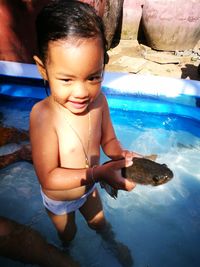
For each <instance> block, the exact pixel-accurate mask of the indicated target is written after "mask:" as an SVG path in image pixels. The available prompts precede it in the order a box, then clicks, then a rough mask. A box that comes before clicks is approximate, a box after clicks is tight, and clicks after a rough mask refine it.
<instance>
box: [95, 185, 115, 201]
mask: <svg viewBox="0 0 200 267" xmlns="http://www.w3.org/2000/svg"><path fill="white" fill-rule="evenodd" d="M99 183H100V186H101V188H103V189H105V190H106V192H107V193H108V194H109V195H110V196H111V197H112V198H114V199H117V196H118V190H117V189H114V188H113V187H112V186H110V185H109V184H107V183H106V182H104V181H101V182H99Z"/></svg>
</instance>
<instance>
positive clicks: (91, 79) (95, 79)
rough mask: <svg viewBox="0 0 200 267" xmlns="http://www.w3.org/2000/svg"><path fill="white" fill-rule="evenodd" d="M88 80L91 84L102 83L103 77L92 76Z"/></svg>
mask: <svg viewBox="0 0 200 267" xmlns="http://www.w3.org/2000/svg"><path fill="white" fill-rule="evenodd" d="M88 80H89V81H91V82H101V81H102V75H96V76H91V77H89V78H88Z"/></svg>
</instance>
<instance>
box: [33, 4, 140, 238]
mask: <svg viewBox="0 0 200 267" xmlns="http://www.w3.org/2000/svg"><path fill="white" fill-rule="evenodd" d="M36 26H37V37H38V51H39V54H38V55H37V56H34V59H35V62H36V64H37V67H38V70H39V72H40V74H41V76H42V78H43V79H44V80H45V81H48V83H49V87H50V96H49V97H47V98H46V99H44V100H42V101H40V102H38V103H37V104H36V105H35V106H34V107H33V109H32V111H31V115H30V138H31V146H32V157H33V163H34V167H35V170H36V173H37V176H38V179H39V183H40V185H41V194H42V198H43V203H44V206H45V207H46V210H47V212H48V215H49V217H50V218H51V220H52V222H53V224H54V225H55V227H56V229H57V232H58V235H59V236H60V238H61V240H62V241H63V242H69V241H71V240H72V239H73V238H74V236H75V234H76V230H77V227H76V222H75V212H76V211H77V210H79V211H80V212H81V214H82V215H83V216H84V218H85V220H86V222H87V224H88V225H89V227H91V228H92V229H94V230H102V229H104V228H106V226H107V222H106V219H105V215H104V212H103V207H102V202H101V198H100V195H99V193H98V190H97V188H96V186H95V184H96V183H98V182H99V181H105V182H106V183H108V184H110V185H111V186H113V187H114V188H116V189H122V190H126V191H131V190H132V189H133V188H134V187H135V184H134V182H133V181H132V180H131V179H124V178H123V177H122V176H121V168H122V167H124V166H130V165H131V164H132V157H133V156H138V155H137V154H136V153H133V152H128V151H126V150H124V149H123V148H122V147H121V145H120V143H119V141H118V140H117V138H116V135H115V132H114V129H113V125H112V122H111V118H110V114H109V108H108V104H107V101H106V98H105V96H104V94H103V93H102V92H101V82H102V80H103V73H104V66H105V64H106V63H107V60H108V58H107V54H106V40H105V36H104V27H103V24H102V20H101V19H100V18H99V17H98V16H97V15H96V13H95V11H94V9H93V8H92V7H91V6H89V5H88V4H85V3H82V2H79V1H64V0H63V1H62V0H61V1H53V2H52V3H50V4H49V5H47V6H46V7H45V8H43V10H42V11H41V12H40V14H39V16H38V18H37V21H36ZM100 147H101V148H102V149H103V151H104V153H105V154H106V155H107V156H108V157H109V158H111V159H115V160H116V161H115V162H110V163H107V164H105V165H99V158H100Z"/></svg>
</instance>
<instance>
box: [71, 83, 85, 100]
mask: <svg viewBox="0 0 200 267" xmlns="http://www.w3.org/2000/svg"><path fill="white" fill-rule="evenodd" d="M74 96H75V97H77V98H85V97H87V96H88V89H87V86H86V85H85V84H84V83H78V84H76V86H75V88H74Z"/></svg>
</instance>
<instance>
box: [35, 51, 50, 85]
mask: <svg viewBox="0 0 200 267" xmlns="http://www.w3.org/2000/svg"><path fill="white" fill-rule="evenodd" d="M33 59H34V60H35V63H36V65H37V68H38V71H39V73H40V75H41V76H42V78H43V79H44V80H48V77H47V72H46V68H45V66H44V64H43V62H42V60H41V59H40V58H39V57H38V56H33Z"/></svg>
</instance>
